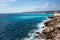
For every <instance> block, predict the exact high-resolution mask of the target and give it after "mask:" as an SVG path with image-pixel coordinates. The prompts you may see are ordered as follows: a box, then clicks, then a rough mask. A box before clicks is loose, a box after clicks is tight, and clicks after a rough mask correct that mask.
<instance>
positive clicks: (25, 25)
mask: <svg viewBox="0 0 60 40" xmlns="http://www.w3.org/2000/svg"><path fill="white" fill-rule="evenodd" d="M50 16H53V14H42V13H21V14H18V13H16V14H0V40H35V39H34V34H35V32H41V31H42V29H43V28H42V27H43V26H44V22H45V21H47V20H49V18H48V17H50Z"/></svg>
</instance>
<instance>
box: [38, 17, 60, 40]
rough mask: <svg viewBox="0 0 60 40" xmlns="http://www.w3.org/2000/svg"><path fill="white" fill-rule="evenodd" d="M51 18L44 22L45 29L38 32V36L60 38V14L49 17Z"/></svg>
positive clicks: (54, 39)
mask: <svg viewBox="0 0 60 40" xmlns="http://www.w3.org/2000/svg"><path fill="white" fill-rule="evenodd" d="M49 18H51V20H49V21H47V22H45V23H44V25H45V27H46V28H45V29H44V30H43V31H42V33H39V32H37V34H38V38H40V39H41V38H43V39H46V40H48V39H51V40H60V16H53V17H49Z"/></svg>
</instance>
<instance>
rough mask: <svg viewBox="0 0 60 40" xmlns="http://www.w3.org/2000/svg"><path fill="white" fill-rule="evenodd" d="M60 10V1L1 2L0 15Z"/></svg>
mask: <svg viewBox="0 0 60 40" xmlns="http://www.w3.org/2000/svg"><path fill="white" fill-rule="evenodd" d="M47 10H60V0H0V13H18V12H28V11H47Z"/></svg>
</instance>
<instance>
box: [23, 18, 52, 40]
mask: <svg viewBox="0 0 60 40" xmlns="http://www.w3.org/2000/svg"><path fill="white" fill-rule="evenodd" d="M46 19H47V20H43V21H42V22H41V23H38V24H37V27H38V29H37V30H36V29H34V33H28V36H29V38H24V40H37V38H35V36H37V35H38V34H36V32H40V33H42V30H43V29H45V28H46V27H44V26H45V25H44V23H45V22H46V21H48V20H51V19H49V18H47V17H46ZM43 27H44V28H43ZM38 40H39V39H38Z"/></svg>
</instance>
